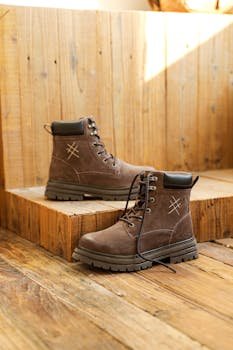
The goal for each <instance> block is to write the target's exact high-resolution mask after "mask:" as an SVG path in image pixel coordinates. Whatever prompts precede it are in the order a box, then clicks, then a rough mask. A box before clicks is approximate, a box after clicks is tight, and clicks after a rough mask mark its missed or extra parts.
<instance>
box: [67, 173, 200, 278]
mask: <svg viewBox="0 0 233 350" xmlns="http://www.w3.org/2000/svg"><path fill="white" fill-rule="evenodd" d="M197 179H198V178H196V179H195V180H194V181H193V178H192V174H189V173H176V172H160V171H155V172H144V173H143V174H141V175H140V189H139V194H138V199H137V201H136V204H135V206H134V207H133V208H132V209H129V210H128V211H127V210H125V213H124V214H123V216H122V217H121V218H120V219H119V221H118V222H117V223H116V224H114V225H113V226H111V227H109V228H107V229H105V230H103V231H98V232H93V233H88V234H85V235H84V236H82V237H81V239H80V241H79V247H78V248H76V249H75V251H74V253H73V258H74V259H75V260H80V261H82V262H84V263H87V264H89V265H91V266H95V267H100V268H103V269H106V270H112V271H137V270H140V269H145V268H148V267H151V266H152V264H153V262H157V263H159V264H162V265H166V266H167V267H168V265H167V264H166V262H170V263H178V262H182V261H186V260H191V259H195V258H197V257H198V253H197V245H196V240H195V237H194V235H193V228H192V218H191V214H190V211H189V202H190V192H191V188H192V187H193V185H194V184H195V183H196V181H197ZM126 209H127V205H126ZM171 269H172V268H171Z"/></svg>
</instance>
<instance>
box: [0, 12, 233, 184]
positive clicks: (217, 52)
mask: <svg viewBox="0 0 233 350" xmlns="http://www.w3.org/2000/svg"><path fill="white" fill-rule="evenodd" d="M6 10H7V9H6V8H2V10H1V12H0V14H1V16H0V31H1V38H0V64H1V85H0V91H1V127H2V137H3V139H2V143H3V154H4V162H3V163H4V164H2V165H4V174H5V187H6V188H14V187H24V186H33V185H43V184H44V183H45V182H46V178H47V172H48V165H49V160H50V153H51V137H50V135H48V134H47V133H45V132H44V130H43V124H44V123H46V122H50V121H52V120H54V119H60V118H62V119H75V118H78V117H79V116H83V115H88V114H90V115H94V116H96V120H97V122H98V124H99V126H100V129H101V135H102V136H103V139H104V141H105V142H106V145H107V147H108V149H109V150H110V151H112V152H113V153H114V154H116V155H117V156H119V157H121V158H123V159H125V160H126V161H129V162H133V163H138V164H151V165H154V166H156V167H158V168H166V169H171V170H174V169H184V170H185V169H189V170H206V169H214V168H227V167H232V166H233V138H232V135H233V108H232V107H233V59H232V58H233V42H232V37H233V17H232V16H230V15H203V14H200V15H199V14H174V13H173V14H171V13H152V12H122V13H119V12H95V11H71V10H56V9H36V8H33V9H32V8H9V11H8V13H7V14H5V12H6ZM3 11H5V12H3ZM2 14H5V15H4V16H3V15H2ZM207 23H208V25H207ZM1 180H3V179H1Z"/></svg>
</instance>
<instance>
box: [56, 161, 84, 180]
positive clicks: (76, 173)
mask: <svg viewBox="0 0 233 350" xmlns="http://www.w3.org/2000/svg"><path fill="white" fill-rule="evenodd" d="M53 158H54V159H55V160H59V161H61V162H62V163H64V164H65V165H67V166H68V167H69V168H71V169H72V170H73V171H74V173H75V175H76V176H77V178H78V181H79V182H80V177H79V172H78V171H77V170H76V169H75V168H74V167H73V166H72V165H70V164H69V163H67V161H65V160H64V159H63V158H59V157H57V156H54V155H53V156H52V159H53Z"/></svg>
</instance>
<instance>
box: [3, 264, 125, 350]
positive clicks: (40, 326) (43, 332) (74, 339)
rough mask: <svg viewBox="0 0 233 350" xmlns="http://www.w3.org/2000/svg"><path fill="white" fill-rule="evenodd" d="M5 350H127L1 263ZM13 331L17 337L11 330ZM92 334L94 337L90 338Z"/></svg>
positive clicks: (61, 302) (60, 301)
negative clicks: (24, 349)
mask: <svg viewBox="0 0 233 350" xmlns="http://www.w3.org/2000/svg"><path fill="white" fill-rule="evenodd" d="M0 275H1V277H0V296H1V311H0V329H1V333H0V340H1V347H2V348H3V349H6V350H9V349H23V348H24V346H26V348H27V349H43V350H44V349H57V350H58V349H70V348H72V349H94V348H98V349H109V350H110V349H115V348H116V349H122V350H123V349H126V347H125V346H124V345H122V344H121V343H120V342H118V341H117V340H115V339H114V338H113V337H112V336H110V335H109V334H108V333H106V332H104V331H103V330H102V329H100V328H99V327H98V326H96V325H94V324H93V323H92V322H90V321H89V320H87V319H86V317H84V316H81V315H80V314H79V312H78V311H77V310H76V308H75V307H74V306H73V305H72V304H69V303H67V302H64V300H61V298H59V297H57V296H55V295H54V294H52V293H51V292H50V291H49V290H48V289H47V288H46V287H45V286H41V285H40V284H39V283H37V282H35V281H34V280H33V279H30V278H29V277H28V276H26V275H25V274H24V273H22V272H20V271H19V270H18V269H17V268H15V267H12V266H11V265H9V264H8V263H6V262H5V261H4V260H2V259H0ZM13 327H14V333H13V332H12V328H13ZM90 334H91V336H90Z"/></svg>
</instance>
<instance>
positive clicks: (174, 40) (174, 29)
mask: <svg viewBox="0 0 233 350" xmlns="http://www.w3.org/2000/svg"><path fill="white" fill-rule="evenodd" d="M198 23H199V17H194V16H184V15H183V14H175V15H174V14H167V16H166V28H167V33H166V40H167V41H166V65H167V91H166V92H167V101H166V103H167V115H166V118H167V129H166V133H167V137H166V144H167V159H168V167H169V168H170V169H172V170H181V169H188V170H192V169H195V168H196V167H197V165H196V158H197V157H196V156H197V129H198V124H197V106H198V49H197V48H198V44H199V26H198ZM183 57H184V58H183Z"/></svg>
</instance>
